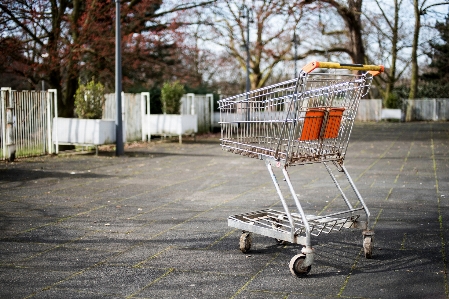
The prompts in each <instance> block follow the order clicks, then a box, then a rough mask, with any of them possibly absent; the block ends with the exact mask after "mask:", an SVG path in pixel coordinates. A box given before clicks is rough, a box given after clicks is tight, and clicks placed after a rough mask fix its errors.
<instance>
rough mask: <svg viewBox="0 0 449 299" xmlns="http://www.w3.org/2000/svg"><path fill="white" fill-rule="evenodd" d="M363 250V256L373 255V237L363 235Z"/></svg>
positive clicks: (369, 256) (368, 257)
mask: <svg viewBox="0 0 449 299" xmlns="http://www.w3.org/2000/svg"><path fill="white" fill-rule="evenodd" d="M363 251H365V258H367V259H370V258H371V257H372V255H373V237H372V236H365V237H364V238H363Z"/></svg>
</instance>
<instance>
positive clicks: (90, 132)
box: [53, 117, 115, 145]
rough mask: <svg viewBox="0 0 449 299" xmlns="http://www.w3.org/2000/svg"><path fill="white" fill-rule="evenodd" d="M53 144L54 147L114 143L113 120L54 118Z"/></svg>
mask: <svg viewBox="0 0 449 299" xmlns="http://www.w3.org/2000/svg"><path fill="white" fill-rule="evenodd" d="M53 143H54V144H56V145H57V144H82V145H101V144H111V143H115V120H105V119H80V118H63V117H58V118H54V119H53Z"/></svg>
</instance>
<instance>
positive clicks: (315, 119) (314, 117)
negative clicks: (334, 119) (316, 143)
mask: <svg viewBox="0 0 449 299" xmlns="http://www.w3.org/2000/svg"><path fill="white" fill-rule="evenodd" d="M323 119H324V108H309V109H308V110H307V112H306V117H305V119H304V125H303V127H302V133H301V137H300V138H299V140H315V139H318V138H320V131H321V125H322V124H323Z"/></svg>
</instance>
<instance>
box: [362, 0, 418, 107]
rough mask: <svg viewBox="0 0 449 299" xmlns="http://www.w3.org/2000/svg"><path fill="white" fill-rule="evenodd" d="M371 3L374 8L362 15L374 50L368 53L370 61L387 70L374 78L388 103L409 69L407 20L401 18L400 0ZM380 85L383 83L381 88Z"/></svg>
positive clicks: (403, 17)
mask: <svg viewBox="0 0 449 299" xmlns="http://www.w3.org/2000/svg"><path fill="white" fill-rule="evenodd" d="M371 3H372V4H374V5H372V7H371V9H369V10H365V11H364V14H365V16H366V18H365V19H366V22H367V26H366V27H368V28H365V31H364V32H365V37H366V39H367V40H368V42H369V43H372V44H373V46H374V48H375V49H374V51H371V57H370V58H371V60H373V61H374V62H375V63H377V64H384V65H385V66H386V67H387V69H386V72H385V75H384V76H377V77H375V81H376V83H377V84H376V85H377V86H378V87H380V90H381V93H382V96H383V97H384V99H385V100H386V101H387V100H388V99H390V98H391V97H392V95H391V94H392V91H393V89H394V87H395V84H396V82H398V80H399V79H400V78H401V77H402V76H403V74H404V72H405V70H406V69H408V64H409V61H410V58H409V56H408V55H406V54H405V53H403V51H404V50H405V49H407V48H409V43H408V34H407V31H406V28H407V26H406V25H405V24H404V20H405V19H406V18H405V15H403V14H401V12H402V8H403V0H393V1H391V0H390V1H381V0H374V1H372V2H371ZM401 53H402V55H401ZM368 56H369V55H368ZM401 62H402V63H401ZM380 81H383V83H384V88H382V86H381V84H380V83H381V82H380Z"/></svg>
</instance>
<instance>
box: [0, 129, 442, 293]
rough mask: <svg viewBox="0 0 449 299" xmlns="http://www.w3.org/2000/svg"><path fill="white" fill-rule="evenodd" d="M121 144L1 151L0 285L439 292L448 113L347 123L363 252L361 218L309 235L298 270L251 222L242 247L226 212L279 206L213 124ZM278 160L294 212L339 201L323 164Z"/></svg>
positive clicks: (252, 165)
mask: <svg viewBox="0 0 449 299" xmlns="http://www.w3.org/2000/svg"><path fill="white" fill-rule="evenodd" d="M125 152H126V154H125V156H123V157H115V156H114V152H113V151H106V150H103V151H100V152H99V155H98V156H95V155H94V154H70V155H67V154H63V155H59V156H45V157H37V158H28V159H21V160H18V161H15V162H13V163H8V162H0V254H1V256H0V298H288V299H298V298H449V287H448V286H449V282H448V274H447V272H448V269H447V267H448V265H447V261H448V251H449V248H448V247H447V246H446V244H447V242H448V240H449V231H448V229H449V201H448V200H449V122H434V123H390V122H381V123H356V124H355V126H354V129H353V133H352V136H351V139H350V143H349V147H348V151H347V155H346V160H345V166H346V168H347V169H348V171H349V173H350V174H351V176H352V178H353V180H354V181H355V183H356V185H357V187H358V188H359V191H360V193H361V195H362V196H363V198H364V199H365V201H366V204H367V206H368V208H369V210H370V212H371V224H372V227H373V229H374V231H375V238H374V251H373V258H372V259H365V257H364V254H363V249H362V234H361V232H360V230H355V229H354V230H353V229H349V230H344V231H341V232H336V233H331V234H327V235H320V236H319V237H316V238H312V242H313V247H314V249H315V251H316V258H315V262H314V264H313V265H312V269H311V271H310V273H309V275H308V276H307V277H305V278H295V277H293V276H292V275H291V274H290V271H289V268H288V263H289V261H290V259H291V258H292V257H293V256H294V255H295V254H297V253H299V251H300V247H299V246H298V245H293V244H286V245H285V244H282V245H280V244H278V243H277V242H276V241H275V240H273V239H271V238H268V237H264V236H258V235H254V240H253V245H252V249H251V251H250V252H248V253H245V254H244V253H242V252H240V250H239V237H240V234H241V232H240V231H239V230H237V229H233V228H231V227H228V226H227V217H228V216H230V215H234V214H239V213H244V212H249V211H254V210H258V209H264V208H273V209H282V205H281V203H280V201H279V197H278V195H277V193H276V190H275V188H274V186H273V183H272V181H271V178H270V175H269V174H268V172H267V170H266V167H265V164H264V163H263V161H260V160H258V159H251V158H247V157H243V156H239V155H235V154H232V153H229V152H226V151H222V150H221V148H220V145H219V140H218V138H217V137H214V136H209V137H205V136H203V137H198V138H197V140H196V141H195V142H194V141H193V140H187V139H184V143H183V144H178V143H177V141H173V142H167V141H165V142H155V141H152V142H150V143H144V144H138V145H131V146H129V147H127V148H126V150H125ZM289 172H290V175H291V179H292V181H293V183H294V184H295V188H296V192H298V194H299V199H300V201H301V203H302V204H303V206H304V209H305V211H306V213H308V212H310V213H321V212H323V211H332V209H334V208H338V207H339V206H340V205H341V203H342V199H341V197H340V196H339V192H338V190H337V189H336V187H335V185H334V183H333V182H332V180H331V179H330V177H329V176H328V175H327V172H326V171H325V168H324V167H323V166H322V164H313V165H304V166H295V167H290V168H289ZM280 183H281V185H282V180H281V181H280ZM342 187H343V188H348V186H346V185H344V184H343V185H342ZM287 199H288V198H287Z"/></svg>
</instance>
